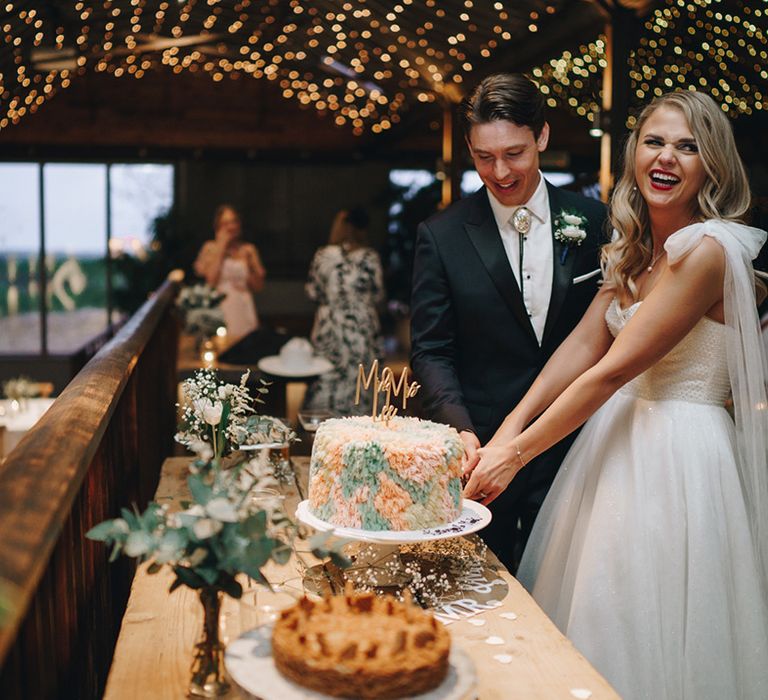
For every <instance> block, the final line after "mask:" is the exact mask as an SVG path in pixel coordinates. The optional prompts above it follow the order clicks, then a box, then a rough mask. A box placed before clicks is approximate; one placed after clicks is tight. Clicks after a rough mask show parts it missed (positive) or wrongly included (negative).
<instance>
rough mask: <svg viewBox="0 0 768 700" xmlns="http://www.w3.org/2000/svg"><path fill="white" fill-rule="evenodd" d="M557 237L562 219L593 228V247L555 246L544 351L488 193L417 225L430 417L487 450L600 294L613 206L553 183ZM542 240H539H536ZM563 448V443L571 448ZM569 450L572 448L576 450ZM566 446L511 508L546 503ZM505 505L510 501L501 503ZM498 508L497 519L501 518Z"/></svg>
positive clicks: (419, 365)
mask: <svg viewBox="0 0 768 700" xmlns="http://www.w3.org/2000/svg"><path fill="white" fill-rule="evenodd" d="M547 190H548V193H549V205H550V210H551V221H552V228H553V232H552V235H553V240H554V226H555V219H556V218H557V216H558V215H559V214H560V212H561V211H566V212H569V213H570V212H575V213H579V214H582V215H583V216H585V217H586V218H587V219H588V222H589V223H588V226H587V227H586V229H587V238H586V239H585V240H584V242H583V243H582V244H581V245H580V246H578V247H577V246H573V245H571V247H570V249H569V250H568V252H567V254H566V256H565V261H564V262H563V263H561V256H562V255H563V249H564V244H562V243H560V242H559V241H557V240H554V255H553V261H552V270H553V274H552V277H553V282H552V297H551V300H550V304H549V311H548V315H547V320H546V326H545V329H544V337H543V340H542V344H541V346H540V345H539V343H538V341H537V339H536V336H535V334H534V330H533V327H532V326H531V323H530V320H529V318H528V314H527V311H526V308H525V305H524V303H523V298H522V294H521V293H520V288H519V286H518V284H517V281H516V279H515V276H514V273H513V272H512V268H511V266H510V264H509V261H508V258H507V255H506V253H505V250H504V246H503V244H502V241H501V236H500V235H499V230H498V227H497V225H496V220H495V218H494V216H493V210H492V209H491V206H490V203H489V202H488V194H487V193H486V190H485V188H482V189H480V190H479V191H478V192H476V193H475V194H473V195H471V196H469V197H467V198H465V199H462V200H460V201H458V202H456V203H455V204H453V205H451V206H450V207H449V208H448V209H446V210H445V211H442V212H440V213H438V214H436V215H434V216H433V217H431V218H430V219H428V220H427V221H425V222H424V223H422V224H421V225H420V226H419V230H418V236H417V241H416V254H415V260H414V275H413V296H412V327H411V334H412V353H411V365H412V368H413V372H414V374H415V375H416V377H417V379H418V381H419V382H420V383H421V385H422V389H421V392H420V397H421V398H422V399H423V401H424V405H425V408H426V411H427V413H428V414H429V417H430V418H432V419H433V420H436V421H439V422H442V423H448V424H450V425H453V426H454V427H455V428H456V429H457V430H466V429H468V430H473V431H474V432H475V433H476V434H477V436H478V438H479V439H480V442H481V443H483V444H484V443H485V442H486V441H487V440H488V439H490V437H491V436H492V435H493V433H494V432H495V431H496V429H497V428H498V427H499V425H500V424H501V422H502V420H503V419H504V417H505V416H506V415H507V413H509V411H510V410H511V409H512V408H514V407H515V405H516V404H517V403H518V402H519V400H520V399H521V398H522V397H523V395H524V394H525V392H526V391H528V389H529V388H530V386H531V384H532V383H533V380H534V379H535V378H536V375H537V374H538V373H539V371H540V370H541V368H542V367H543V366H544V364H545V363H546V362H547V360H548V359H549V357H550V356H551V355H552V353H553V352H554V351H555V349H556V348H557V346H558V345H560V343H562V342H563V340H564V339H565V338H566V336H567V335H568V334H569V333H570V332H571V330H572V329H573V328H574V326H576V324H577V323H578V322H579V320H580V319H581V317H582V316H583V315H584V312H585V311H586V309H587V307H588V306H589V304H590V302H591V301H592V298H593V297H594V296H595V293H596V292H597V289H598V282H599V280H600V276H599V275H595V276H594V277H591V278H589V279H587V280H584V281H582V282H580V283H576V284H574V283H573V279H574V278H578V277H579V276H580V275H586V274H588V273H590V272H593V271H595V270H596V269H597V268H598V266H599V248H600V246H601V245H602V243H603V242H604V238H605V235H604V227H605V207H604V205H603V204H602V203H601V202H599V201H597V200H594V199H587V198H585V197H582V196H580V195H577V194H575V193H572V192H568V191H566V190H561V189H559V188H557V187H553V186H552V185H550V184H549V183H547ZM532 235H535V234H532ZM564 442H565V441H564ZM568 444H570V443H568ZM568 444H566V445H563V443H560V445H558V446H555V447H554V448H552V449H551V450H549V451H548V452H546V453H544V454H543V455H541V456H540V457H539V458H537V459H536V460H533V461H532V462H531V464H530V465H528V466H527V467H526V469H525V470H524V471H523V473H521V474H520V475H519V476H518V477H517V478H515V479H514V480H513V482H512V484H511V485H510V487H509V488H508V489H507V492H505V498H504V499H503V501H504V502H505V503H506V504H507V505H510V504H511V503H512V502H513V501H515V502H516V501H520V496H521V495H525V496H526V498H527V497H529V496H530V495H531V494H535V493H537V492H538V496H536V495H534V498H535V499H537V500H541V499H543V496H544V494H545V493H546V489H547V488H549V485H550V484H551V482H552V479H553V478H554V475H555V473H556V471H557V468H558V467H559V465H560V461H561V460H562V457H563V456H564V453H565V450H566V449H567V446H568ZM499 500H502V499H499ZM496 510H497V509H494V518H497V513H496Z"/></svg>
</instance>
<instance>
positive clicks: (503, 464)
mask: <svg viewBox="0 0 768 700" xmlns="http://www.w3.org/2000/svg"><path fill="white" fill-rule="evenodd" d="M477 453H478V455H479V456H480V461H479V462H478V464H477V466H476V467H475V469H474V470H473V472H472V476H471V477H470V479H469V481H468V482H467V485H466V486H465V487H464V498H470V499H472V500H473V501H478V502H480V503H482V504H483V505H484V506H487V505H488V504H489V503H491V502H492V501H493V500H495V499H496V498H497V497H498V496H499V494H501V492H502V491H504V489H506V488H507V486H509V482H510V481H512V478H513V477H514V476H515V474H516V473H517V469H516V462H515V460H516V453H515V451H514V449H512V448H511V446H509V445H504V446H502V445H498V444H496V445H487V446H486V447H481V448H480V449H479V450H478V451H477Z"/></svg>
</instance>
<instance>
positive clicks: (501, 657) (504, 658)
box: [493, 654, 512, 664]
mask: <svg viewBox="0 0 768 700" xmlns="http://www.w3.org/2000/svg"><path fill="white" fill-rule="evenodd" d="M493 658H494V659H496V661H498V662H499V663H500V664H511V663H512V657H511V656H510V655H509V654H496V655H495V656H494V657H493Z"/></svg>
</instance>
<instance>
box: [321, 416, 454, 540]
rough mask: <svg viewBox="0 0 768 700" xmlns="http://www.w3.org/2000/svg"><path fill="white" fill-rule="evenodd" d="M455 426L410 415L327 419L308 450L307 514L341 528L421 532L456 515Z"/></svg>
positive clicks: (452, 518)
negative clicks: (310, 449) (376, 418)
mask: <svg viewBox="0 0 768 700" xmlns="http://www.w3.org/2000/svg"><path fill="white" fill-rule="evenodd" d="M463 452H464V447H463V443H462V441H461V438H460V437H459V434H458V433H457V432H456V430H454V429H453V428H451V427H449V426H447V425H441V424H439V423H433V422H431V421H426V420H420V419H418V418H411V417H395V418H391V419H390V420H389V421H387V422H384V421H381V420H376V421H374V420H373V419H372V418H371V417H370V416H364V417H355V418H336V419H332V420H328V421H325V422H324V423H323V424H322V425H321V426H320V428H319V429H318V431H317V433H316V434H315V441H314V445H313V447H312V458H311V461H310V470H309V502H310V509H311V511H312V513H313V514H314V515H315V516H317V517H318V518H320V519H321V520H324V521H326V522H329V523H332V524H334V525H338V526H340V527H351V528H361V529H363V530H418V529H422V528H427V527H436V526H438V525H444V524H445V523H449V522H451V521H452V520H455V519H456V518H457V517H458V516H459V514H460V513H461V457H462V454H463Z"/></svg>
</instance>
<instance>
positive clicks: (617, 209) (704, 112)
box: [601, 91, 751, 300]
mask: <svg viewBox="0 0 768 700" xmlns="http://www.w3.org/2000/svg"><path fill="white" fill-rule="evenodd" d="M660 107H671V108H674V109H678V110H680V111H681V112H682V113H683V115H684V116H685V118H686V120H687V122H688V127H689V128H690V130H691V133H692V134H693V137H694V138H695V139H696V145H697V146H698V149H699V155H700V157H701V161H702V163H703V165H704V171H705V172H706V175H707V177H706V180H705V182H704V185H703V186H702V188H701V190H699V193H698V195H697V197H696V204H697V206H696V210H695V211H694V212H693V216H694V221H703V220H706V219H725V220H728V221H739V222H743V220H744V217H745V215H746V213H747V212H748V210H749V207H750V202H751V197H750V192H749V181H748V180H747V173H746V171H745V170H744V165H743V164H742V162H741V158H740V157H739V153H738V151H737V150H736V141H735V140H734V138H733V131H732V129H731V125H730V123H729V121H728V117H726V116H725V114H724V113H723V111H722V110H721V109H720V108H719V107H718V106H717V103H716V102H715V101H714V100H713V99H712V98H711V97H709V96H708V95H705V94H703V93H700V92H693V91H680V92H670V93H667V94H666V95H662V96H661V97H657V98H656V99H655V100H654V101H653V102H651V103H650V104H649V105H648V106H647V107H646V108H645V109H644V110H643V111H642V113H641V114H640V117H639V119H638V120H637V125H636V126H635V128H634V129H633V130H632V133H631V134H630V135H629V138H628V139H627V144H626V147H625V149H624V171H623V173H622V175H621V179H620V180H619V182H618V184H617V185H616V189H615V190H614V193H613V196H612V198H611V203H610V207H609V220H610V222H611V226H612V227H613V229H614V234H613V238H612V240H611V242H610V243H608V244H607V245H605V246H604V247H603V250H602V255H601V267H602V268H603V279H604V280H605V282H606V283H608V284H613V285H615V287H616V289H617V291H619V292H620V293H624V294H626V295H628V296H629V297H631V298H632V299H633V300H637V296H638V289H637V285H636V284H635V278H636V277H637V276H638V275H639V274H640V273H641V272H642V271H643V270H644V269H645V268H646V267H647V266H648V264H649V263H650V261H651V256H652V254H653V242H652V240H651V230H650V221H649V217H648V207H647V205H646V203H645V200H644V199H643V197H642V195H641V194H640V191H639V190H638V188H637V186H636V185H637V183H636V182H635V150H636V149H637V142H638V139H639V137H640V131H641V130H642V128H643V125H644V124H645V122H646V121H647V120H648V118H649V117H650V116H651V114H653V113H654V112H655V111H656V110H657V109H659V108H660Z"/></svg>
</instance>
